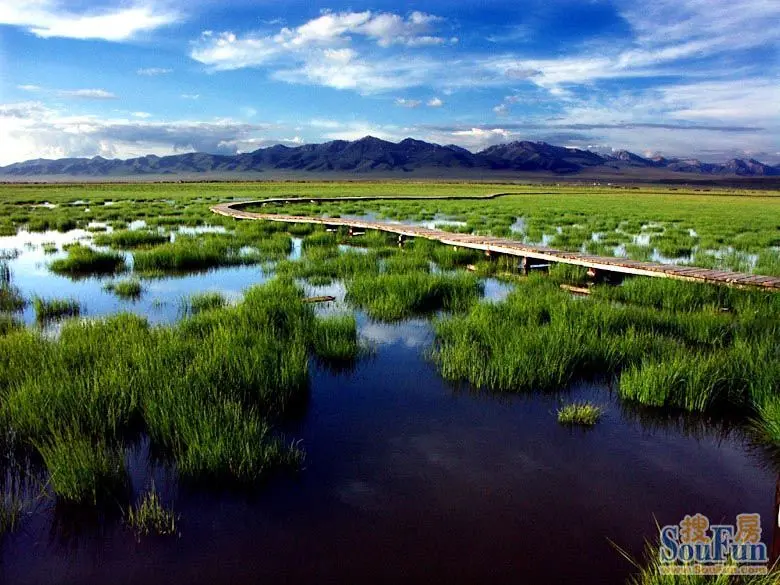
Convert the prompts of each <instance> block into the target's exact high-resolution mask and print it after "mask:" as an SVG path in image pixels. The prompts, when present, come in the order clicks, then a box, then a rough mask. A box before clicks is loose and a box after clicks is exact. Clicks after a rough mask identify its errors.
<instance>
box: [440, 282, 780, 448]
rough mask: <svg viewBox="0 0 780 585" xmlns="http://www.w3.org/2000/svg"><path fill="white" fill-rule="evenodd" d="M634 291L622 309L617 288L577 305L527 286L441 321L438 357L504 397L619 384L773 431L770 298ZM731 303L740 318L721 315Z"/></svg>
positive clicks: (549, 286)
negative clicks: (584, 382)
mask: <svg viewBox="0 0 780 585" xmlns="http://www.w3.org/2000/svg"><path fill="white" fill-rule="evenodd" d="M632 286H633V287H634V288H633V289H629V291H631V292H627V293H624V294H625V295H626V296H625V297H623V298H627V299H628V298H630V299H631V300H632V304H630V305H625V306H621V305H615V304H614V302H613V300H612V299H613V298H614V295H615V294H617V293H615V292H614V291H616V290H617V289H613V292H609V293H606V294H601V295H600V294H595V295H594V296H593V297H592V298H587V299H573V298H571V297H570V296H569V295H567V294H566V293H565V292H563V291H560V290H558V289H557V288H556V287H555V283H554V282H551V281H545V280H543V279H542V278H541V277H537V276H534V277H529V278H528V279H524V280H523V281H520V282H519V283H518V284H517V289H516V290H515V291H514V292H513V293H512V294H510V296H509V297H508V298H507V300H506V301H505V302H503V303H495V304H479V305H475V306H474V307H473V308H472V309H471V311H470V312H469V313H468V314H466V315H460V316H454V317H451V318H446V319H441V320H439V321H438V322H437V323H436V325H435V328H436V334H437V344H436V347H435V350H434V353H433V355H434V359H435V361H436V363H437V364H438V367H439V369H440V370H441V372H442V374H443V375H444V376H445V377H447V378H451V379H465V380H469V381H470V382H472V383H473V384H475V385H476V386H479V387H484V388H490V389H494V390H499V391H507V392H523V391H532V390H541V391H556V390H562V389H564V388H565V387H566V386H567V385H568V384H569V383H570V382H572V381H573V380H575V379H578V378H584V377H593V376H599V377H602V376H607V377H615V378H616V380H618V391H619V393H620V394H621V396H623V397H624V398H626V399H630V400H635V401H638V402H641V403H643V404H647V405H651V406H658V407H672V408H681V409H686V410H690V411H697V412H707V411H715V410H730V411H732V412H734V411H737V412H742V413H743V414H747V415H750V414H751V413H759V414H760V413H763V416H764V417H765V419H764V422H766V423H767V424H768V425H770V428H771V429H774V428H775V427H772V426H771V425H772V424H774V425H777V421H774V422H770V421H769V420H768V417H776V416H777V415H778V414H780V413H778V412H777V409H775V408H774V407H773V404H774V403H773V402H771V400H772V399H773V397H775V396H777V394H778V385H777V380H780V344H779V343H778V340H779V339H780V321H779V320H778V315H780V313H778V312H777V311H775V309H774V299H773V298H772V297H765V296H763V295H758V296H756V295H755V294H754V293H752V292H750V291H739V290H732V291H730V292H728V293H726V295H725V296H724V293H723V292H722V291H721V290H720V289H717V290H707V289H702V288H701V287H699V286H698V285H694V284H688V283H677V284H676V285H675V289H676V290H675V291H673V292H672V294H670V295H669V297H667V298H664V297H662V296H660V295H658V292H659V291H658V289H657V288H656V286H657V285H655V284H653V285H650V287H649V288H648V289H646V290H642V289H641V287H640V286H639V285H632ZM662 286H666V285H662ZM678 286H679V287H681V290H678V289H677V287H678ZM659 299H660V302H659ZM724 302H725V303H727V305H728V306H730V307H733V311H729V312H723V311H720V310H719V309H717V310H716V308H715V307H716V306H717V305H718V304H721V303H724ZM659 305H660V308H659ZM670 307H675V308H676V310H675V309H672V308H670ZM770 428H768V429H767V434H772V435H774V431H773V430H770Z"/></svg>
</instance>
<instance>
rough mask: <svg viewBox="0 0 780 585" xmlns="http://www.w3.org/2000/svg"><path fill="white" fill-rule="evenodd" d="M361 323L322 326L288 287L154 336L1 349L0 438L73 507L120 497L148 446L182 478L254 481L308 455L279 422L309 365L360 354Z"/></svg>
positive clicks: (124, 322) (121, 319) (85, 327)
mask: <svg viewBox="0 0 780 585" xmlns="http://www.w3.org/2000/svg"><path fill="white" fill-rule="evenodd" d="M357 351H358V348H357V341H356V332H355V323H354V320H352V319H348V318H339V319H325V320H321V319H319V318H317V317H316V316H315V313H314V308H313V307H312V306H311V305H310V304H307V303H304V302H303V293H302V291H301V290H300V289H298V288H297V287H296V286H294V285H293V284H292V283H290V282H284V281H272V282H271V283H268V284H266V285H264V286H261V287H256V288H254V289H250V290H249V291H247V292H246V294H245V297H244V300H243V302H241V303H239V304H238V305H236V306H230V307H221V308H219V307H214V308H213V309H212V310H208V311H201V312H197V314H195V315H192V316H189V317H185V318H184V319H182V320H181V321H180V322H178V323H176V324H174V325H170V326H164V327H163V326H161V327H150V326H149V324H148V323H147V322H146V320H144V319H142V318H140V317H137V316H133V315H117V316H114V317H109V318H107V319H104V320H98V321H91V322H76V321H70V322H65V323H64V324H63V326H62V328H61V331H60V334H59V337H57V338H50V337H47V336H45V335H43V334H42V333H40V332H38V331H36V330H33V329H22V330H18V331H11V332H9V333H7V334H6V335H4V336H2V337H0V431H1V432H2V433H1V434H2V436H3V437H5V439H6V442H7V443H8V444H9V448H11V449H32V450H33V451H35V452H37V453H38V454H39V455H40V456H41V457H42V458H43V461H44V463H45V465H46V467H47V469H48V470H49V474H50V478H51V485H52V487H53V489H54V491H55V493H57V494H58V496H59V497H61V498H63V499H65V500H68V501H78V502H96V501H98V500H103V499H106V498H108V499H111V498H118V497H119V492H120V491H121V488H122V481H123V480H122V473H123V471H122V470H123V467H122V465H120V463H121V461H122V446H123V445H124V444H125V442H126V441H127V440H128V439H129V438H131V437H133V436H137V433H138V432H142V433H145V434H147V435H148V436H149V437H150V438H151V440H152V444H153V446H154V447H155V449H156V450H158V451H159V452H160V453H163V454H164V456H165V457H168V458H170V460H171V462H172V463H174V464H175V468H176V469H177V471H178V472H179V474H180V475H181V477H182V478H184V479H186V480H191V481H196V482H201V481H206V482H215V483H219V484H224V483H228V482H241V483H245V482H254V481H256V480H257V479H259V478H261V477H263V476H264V475H266V474H267V473H268V472H270V471H271V470H273V469H278V468H283V467H286V468H290V467H292V468H294V467H296V466H298V465H299V464H300V462H301V460H302V457H303V452H302V450H301V449H300V448H299V447H298V446H297V444H293V443H291V442H290V441H289V440H286V439H284V438H282V437H280V436H279V435H278V434H277V433H276V432H275V430H274V422H275V421H277V420H279V419H280V418H282V417H284V416H285V415H286V413H288V412H290V411H291V409H293V408H296V407H297V406H298V405H299V404H300V403H301V402H302V401H303V400H304V398H305V395H306V392H307V391H308V379H309V356H311V355H314V356H317V358H318V359H320V360H323V361H331V360H332V361H344V360H350V359H354V357H356V356H357Z"/></svg>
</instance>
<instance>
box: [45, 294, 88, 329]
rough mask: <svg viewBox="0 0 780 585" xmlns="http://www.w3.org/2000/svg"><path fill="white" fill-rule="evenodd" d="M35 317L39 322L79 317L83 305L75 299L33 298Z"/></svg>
mask: <svg viewBox="0 0 780 585" xmlns="http://www.w3.org/2000/svg"><path fill="white" fill-rule="evenodd" d="M33 308H34V309H35V319H36V320H37V321H38V322H39V323H43V322H45V321H50V320H52V319H60V318H62V317H78V316H79V315H80V314H81V305H79V302H78V301H77V300H75V299H43V298H41V297H35V298H34V299H33Z"/></svg>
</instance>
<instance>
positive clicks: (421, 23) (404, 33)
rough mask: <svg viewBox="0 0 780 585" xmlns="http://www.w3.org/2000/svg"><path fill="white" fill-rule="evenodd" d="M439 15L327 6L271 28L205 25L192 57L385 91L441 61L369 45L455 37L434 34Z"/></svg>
mask: <svg viewBox="0 0 780 585" xmlns="http://www.w3.org/2000/svg"><path fill="white" fill-rule="evenodd" d="M443 22H444V19H443V18H441V17H438V16H434V15H430V14H426V13H423V12H412V13H411V14H409V15H408V16H406V17H404V16H400V15H398V14H393V13H387V12H372V11H364V12H326V13H324V14H322V15H321V16H319V17H318V18H315V19H313V20H310V21H308V22H306V23H304V24H302V25H301V26H298V27H295V28H290V27H285V28H282V29H280V30H279V31H278V32H277V33H275V34H268V33H259V32H255V33H247V34H243V35H242V34H236V33H234V32H232V31H224V32H219V33H215V32H213V31H204V32H203V33H202V34H201V37H200V38H199V39H198V40H197V41H195V42H194V43H193V46H192V49H191V52H190V56H191V57H192V58H193V59H194V60H196V61H199V62H200V63H203V64H204V65H206V66H208V68H209V69H210V70H212V71H226V70H233V69H242V68H246V67H266V68H269V69H270V70H271V71H272V73H271V75H272V77H273V78H275V79H278V80H282V81H286V82H289V83H305V84H314V85H325V86H328V87H333V88H336V89H355V90H357V91H360V92H361V93H373V92H381V91H388V90H391V89H397V88H406V87H412V86H415V85H420V84H423V83H425V82H426V81H428V80H429V79H430V75H431V73H432V72H433V71H434V70H436V69H439V68H441V67H442V64H441V63H439V62H438V61H436V60H433V59H431V58H429V57H427V56H414V57H407V58H404V59H398V58H395V57H393V58H391V57H390V55H389V54H386V55H382V54H380V55H377V54H373V53H372V54H371V55H370V57H369V56H368V55H367V53H368V50H367V47H370V46H372V45H377V46H379V47H382V48H385V49H387V48H389V47H391V46H400V47H402V48H407V49H414V48H417V47H425V46H433V45H443V44H450V43H454V42H457V39H455V38H446V37H443V36H437V35H435V34H432V33H433V32H434V31H435V29H436V27H438V26H440V25H441V24H442V23H443Z"/></svg>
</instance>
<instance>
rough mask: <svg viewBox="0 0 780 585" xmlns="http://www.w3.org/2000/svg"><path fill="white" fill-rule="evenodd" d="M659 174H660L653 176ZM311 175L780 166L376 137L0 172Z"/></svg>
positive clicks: (37, 163)
mask: <svg viewBox="0 0 780 585" xmlns="http://www.w3.org/2000/svg"><path fill="white" fill-rule="evenodd" d="M654 170H655V171H654ZM269 171H275V172H290V171H294V172H299V173H301V172H310V173H331V172H340V173H384V174H388V173H401V172H406V173H413V172H420V173H439V174H442V173H449V172H453V171H458V172H460V173H470V172H475V171H476V172H481V173H483V174H487V173H494V172H495V173H502V174H504V175H507V174H513V173H518V172H547V173H551V174H556V175H576V174H578V173H583V172H588V174H598V173H605V174H610V175H614V174H618V175H619V174H630V173H633V174H636V173H637V172H641V171H647V172H651V171H654V172H658V171H666V172H668V173H687V174H695V175H708V176H713V177H718V176H722V177H771V176H780V165H776V166H771V165H767V164H764V163H761V162H759V161H757V160H753V159H748V160H743V159H732V160H729V161H727V162H725V163H722V164H715V163H704V162H701V161H699V160H696V159H678V158H669V159H667V158H663V157H660V156H659V157H654V158H644V157H641V156H639V155H637V154H634V153H632V152H628V151H625V150H623V151H618V152H614V153H612V154H609V155H606V154H598V153H595V152H591V151H588V150H579V149H575V148H565V147H561V146H554V145H552V144H547V143H546V142H528V141H523V142H511V143H508V144H499V145H496V146H491V147H489V148H487V149H485V150H482V151H480V152H477V153H472V152H470V151H468V150H466V149H464V148H461V147H459V146H455V145H447V146H441V145H439V144H432V143H428V142H423V141H421V140H414V139H412V138H407V139H406V140H402V141H401V142H398V143H394V142H388V141H386V140H381V139H379V138H374V137H372V136H366V137H365V138H361V139H360V140H355V141H351V142H350V141H345V140H334V141H331V142H325V143H323V144H306V145H303V146H295V147H289V146H284V145H276V146H271V147H268V148H261V149H258V150H255V151H254V152H249V153H245V154H236V155H218V154H206V153H188V154H177V155H171V156H163V157H160V156H155V155H148V156H142V157H139V158H132V159H127V160H120V159H106V158H103V157H100V156H96V157H93V158H63V159H57V160H49V159H35V160H28V161H24V162H20V163H14V164H11V165H8V166H5V167H0V180H2V179H3V178H7V179H8V180H12V179H14V178H24V177H44V176H52V175H63V176H72V177H121V176H133V175H191V174H198V173H208V174H210V175H215V174H217V175H218V174H236V173H242V174H243V173H257V172H269Z"/></svg>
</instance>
